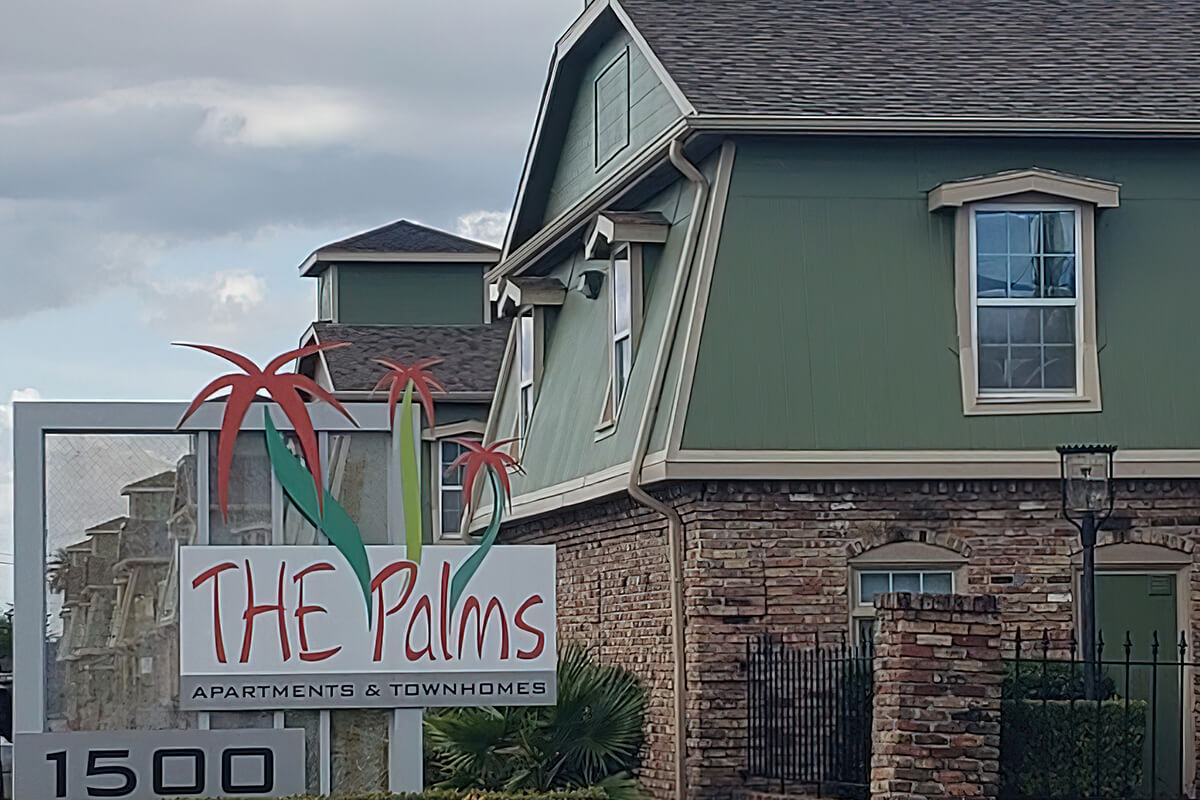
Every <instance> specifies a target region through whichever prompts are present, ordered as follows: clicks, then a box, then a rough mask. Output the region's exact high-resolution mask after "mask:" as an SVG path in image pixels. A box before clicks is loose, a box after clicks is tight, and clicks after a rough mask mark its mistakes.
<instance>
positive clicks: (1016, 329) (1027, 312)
mask: <svg viewBox="0 0 1200 800" xmlns="http://www.w3.org/2000/svg"><path fill="white" fill-rule="evenodd" d="M1005 311H1007V312H1008V330H1009V335H1010V336H1011V339H1010V341H1011V342H1012V343H1013V344H1041V342H1042V327H1041V323H1042V315H1041V310H1040V309H1037V308H1008V309H1005Z"/></svg>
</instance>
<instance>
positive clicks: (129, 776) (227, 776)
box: [46, 747, 275, 797]
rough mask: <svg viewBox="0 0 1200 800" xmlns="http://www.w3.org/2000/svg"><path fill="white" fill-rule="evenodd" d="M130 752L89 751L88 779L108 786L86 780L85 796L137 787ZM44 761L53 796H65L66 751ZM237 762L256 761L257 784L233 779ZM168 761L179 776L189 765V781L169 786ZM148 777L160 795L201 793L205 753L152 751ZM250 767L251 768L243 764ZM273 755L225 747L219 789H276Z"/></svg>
mask: <svg viewBox="0 0 1200 800" xmlns="http://www.w3.org/2000/svg"><path fill="white" fill-rule="evenodd" d="M128 759H129V751H128V750H122V749H115V748H114V749H105V750H89V751H88V754H87V772H86V773H85V777H87V778H104V779H106V780H105V783H107V784H108V785H95V784H93V783H91V782H89V783H88V784H87V785H86V786H85V787H84V788H86V789H87V793H88V797H125V796H127V795H130V794H133V792H134V790H135V789H137V786H138V776H137V773H136V772H134V771H133V769H132V768H131V767H130V766H129V765H128V764H127V763H121V762H122V761H128ZM46 760H47V761H49V762H50V763H52V764H53V765H54V786H55V794H54V796H55V797H66V796H67V751H66V750H58V751H56V752H53V753H47V754H46ZM235 760H236V761H239V762H241V763H242V764H244V765H248V764H249V763H252V762H255V761H256V762H257V763H258V766H259V769H258V770H254V772H257V773H258V774H259V775H261V776H262V778H261V780H259V782H257V783H239V782H237V781H236V780H235V779H234V774H233V771H234V770H233V765H234V762H235ZM168 762H175V763H177V764H179V766H178V767H176V768H175V769H173V770H172V773H173V774H175V775H178V769H180V768H183V769H189V767H187V766H183V765H184V764H190V772H191V780H190V781H189V782H187V783H173V784H170V785H168V784H167V782H166V780H165V777H164V773H165V772H166V765H167V763H168ZM151 764H152V767H151V770H150V780H151V782H152V783H153V785H154V793H155V794H159V795H167V796H171V795H192V796H195V795H199V794H202V793H203V792H204V783H205V776H206V775H207V774H208V770H207V764H206V756H205V753H204V751H203V750H200V749H199V748H195V747H164V748H160V749H158V750H155V751H154V752H153V755H152V759H151ZM243 768H244V769H247V770H250V769H252V767H249V766H244V767H243ZM274 776H275V754H274V753H273V752H272V751H271V750H270V749H269V748H266V747H227V748H225V749H224V750H222V751H221V792H222V794H241V795H254V794H266V793H268V792H270V791H271V790H272V789H274V788H275V777H274Z"/></svg>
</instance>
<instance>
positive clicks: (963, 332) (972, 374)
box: [954, 194, 1101, 416]
mask: <svg viewBox="0 0 1200 800" xmlns="http://www.w3.org/2000/svg"><path fill="white" fill-rule="evenodd" d="M1037 197H1043V198H1044V202H1045V203H1047V204H1052V203H1054V202H1055V201H1056V198H1054V197H1050V196H1046V195H1029V194H1023V195H1021V198H1022V202H1027V201H1030V200H1033V199H1034V198H1037ZM1036 204H1037V203H1036V202H1035V203H1034V205H1036ZM1074 208H1075V211H1076V213H1078V214H1079V225H1080V248H1079V249H1080V252H1079V276H1080V285H1079V290H1080V294H1081V296H1080V304H1079V305H1080V313H1081V314H1082V315H1083V321H1082V325H1081V326H1080V329H1079V333H1080V339H1079V342H1078V347H1079V357H1080V358H1081V359H1082V362H1083V363H1082V370H1081V372H1082V374H1081V376H1080V382H1079V386H1078V387H1077V393H1076V394H1074V395H1067V396H1062V397H1056V396H1053V395H1044V396H1040V397H1032V398H1029V399H1012V398H1003V397H991V396H988V395H987V394H985V393H981V392H980V391H979V360H978V358H977V357H976V354H975V335H974V331H973V326H972V322H973V314H974V308H973V306H972V302H971V215H972V213H974V209H975V205H974V204H966V205H962V206H959V207H958V208H957V209H956V210H955V212H954V306H955V317H956V320H957V328H958V362H959V375H960V376H961V379H962V385H961V388H962V402H963V414H964V415H966V416H990V415H1007V414H1078V413H1083V412H1096V411H1100V410H1101V402H1100V364H1099V355H1098V351H1097V347H1096V342H1097V337H1096V231H1095V227H1096V216H1095V214H1096V212H1095V206H1093V205H1091V204H1090V203H1083V204H1076V205H1074Z"/></svg>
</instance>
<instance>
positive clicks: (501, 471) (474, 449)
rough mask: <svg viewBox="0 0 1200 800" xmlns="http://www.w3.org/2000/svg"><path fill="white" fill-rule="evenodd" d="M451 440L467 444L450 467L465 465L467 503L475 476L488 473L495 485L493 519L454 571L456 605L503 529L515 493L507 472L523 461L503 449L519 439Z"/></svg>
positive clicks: (452, 602) (452, 589)
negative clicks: (505, 515)
mask: <svg viewBox="0 0 1200 800" xmlns="http://www.w3.org/2000/svg"><path fill="white" fill-rule="evenodd" d="M450 441H452V442H454V443H455V444H457V445H459V446H460V447H462V448H464V450H463V452H462V454H460V455H459V457H458V458H456V459H454V462H453V463H452V464H450V466H449V467H448V468H447V471H448V472H449V471H453V470H455V469H458V467H460V466H461V467H463V483H462V485H463V496H464V497H466V498H467V507H468V508H473V507H474V502H475V500H474V498H475V480H476V479H477V478H478V477H479V475H480V473H481V472H483V473H487V476H488V482H489V483H490V484H491V487H492V519H491V520H490V521H489V522H488V526H487V528H486V529H485V530H484V532H483V538H482V539H481V540H480V542H479V546H478V547H476V548H475V552H473V553H471V555H470V556H469V557H468V558H467V560H466V561H464V562H463V563H462V565H461V566H459V568H458V569H457V570H456V571H455V573H454V578H453V579H451V581H450V608H451V609H453V608H455V607H456V606H457V605H458V598H459V597H460V596H461V595H462V593H463V590H464V589H466V588H467V583H469V582H470V580H471V576H473V575H474V574H475V572H476V571H477V570H478V569H479V565H480V564H482V563H483V559H484V557H486V556H487V553H488V550H490V549H491V548H492V545H493V544H495V543H496V537H497V536H498V535H499V533H500V521H501V519H502V518H503V516H504V505H505V503H506V501H507V500H508V498H509V497H510V496H511V494H512V486H511V485H510V484H509V481H508V473H509V470H513V471H515V472H520V471H521V465H520V464H519V463H517V460H516V459H515V458H513V457H512V456H510V455H509V454H508V453H505V452H502V451H501V449H500V448H502V447H503V446H504V445H506V444H509V443H510V442H513V441H516V440H515V439H503V440H501V441H498V442H493V443H492V444H490V445H488V446H487V447H484V446H483V445H482V444H480V443H479V442H477V441H474V440H472V439H451V440H450Z"/></svg>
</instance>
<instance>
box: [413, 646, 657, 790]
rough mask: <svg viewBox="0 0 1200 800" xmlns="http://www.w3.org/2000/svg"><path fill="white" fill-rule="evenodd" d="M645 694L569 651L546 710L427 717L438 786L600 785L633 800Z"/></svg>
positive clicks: (623, 673) (577, 650)
mask: <svg viewBox="0 0 1200 800" xmlns="http://www.w3.org/2000/svg"><path fill="white" fill-rule="evenodd" d="M645 709H646V696H645V692H644V690H643V689H642V686H641V684H640V683H639V682H638V679H637V677H636V676H635V675H634V674H633V673H632V672H630V671H629V670H627V669H624V668H622V667H615V666H606V665H600V664H597V663H595V662H594V661H592V659H591V658H590V656H589V654H588V652H587V651H586V650H584V649H583V648H582V647H579V646H577V645H568V646H566V647H564V648H563V649H562V651H561V652H560V653H559V657H558V702H557V704H556V705H554V706H541V707H538V706H517V707H509V708H459V709H445V710H442V711H438V712H430V713H428V714H427V715H426V717H425V730H426V738H427V740H428V741H429V747H430V752H431V755H432V758H433V760H434V762H435V766H436V767H437V768H438V769H439V770H440V771H441V773H442V774H445V775H449V777H448V778H447V779H446V780H444V781H443V782H442V783H441V785H443V786H447V787H459V788H465V787H472V788H481V789H507V790H513V791H522V790H535V791H547V790H551V789H570V788H578V787H585V786H599V787H602V788H603V789H604V790H605V791H606V793H607V794H608V796H609V797H610V798H611V800H635V798H640V797H641V796H642V795H641V790H640V788H639V786H638V784H637V781H636V780H634V778H633V777H632V776H631V775H630V770H632V769H633V768H634V767H635V766H636V765H637V757H638V752H639V750H640V749H641V746H642V739H643V734H642V722H643V718H644V716H645Z"/></svg>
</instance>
